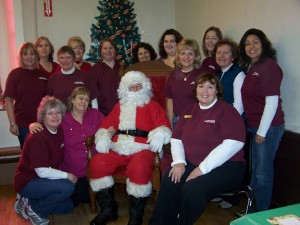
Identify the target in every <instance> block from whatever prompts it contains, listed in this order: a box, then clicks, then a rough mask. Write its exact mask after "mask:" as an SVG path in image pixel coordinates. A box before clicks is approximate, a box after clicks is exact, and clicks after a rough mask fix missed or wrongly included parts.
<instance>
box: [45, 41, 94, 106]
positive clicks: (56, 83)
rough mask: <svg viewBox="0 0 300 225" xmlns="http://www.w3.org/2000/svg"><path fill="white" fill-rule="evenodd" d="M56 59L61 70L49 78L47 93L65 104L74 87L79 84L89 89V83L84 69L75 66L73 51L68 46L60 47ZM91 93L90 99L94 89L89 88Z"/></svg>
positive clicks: (92, 96)
mask: <svg viewBox="0 0 300 225" xmlns="http://www.w3.org/2000/svg"><path fill="white" fill-rule="evenodd" d="M57 59H58V62H59V65H60V67H61V72H60V73H55V74H54V75H52V76H51V77H50V78H49V81H48V88H47V94H48V95H51V96H54V97H56V98H58V99H60V100H61V101H62V102H63V103H64V104H67V100H68V97H69V96H70V94H71V93H72V91H73V89H74V88H75V87H79V86H81V87H86V88H88V89H90V90H91V85H90V82H89V79H88V78H89V76H88V75H87V74H86V73H85V72H84V71H81V70H78V69H76V68H75V66H74V61H75V52H74V50H73V49H72V48H71V47H70V46H63V47H61V48H60V49H59V50H58V52H57ZM62 84H64V85H62ZM91 93H92V94H91V99H93V98H94V96H95V94H94V93H95V91H94V90H91Z"/></svg>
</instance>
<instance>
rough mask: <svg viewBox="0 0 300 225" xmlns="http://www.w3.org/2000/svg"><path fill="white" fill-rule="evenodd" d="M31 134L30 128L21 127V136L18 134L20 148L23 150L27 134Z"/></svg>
mask: <svg viewBox="0 0 300 225" xmlns="http://www.w3.org/2000/svg"><path fill="white" fill-rule="evenodd" d="M28 133H29V128H28V127H19V134H18V139H19V142H20V148H21V150H22V149H23V145H24V142H25V139H26V136H27V134H28Z"/></svg>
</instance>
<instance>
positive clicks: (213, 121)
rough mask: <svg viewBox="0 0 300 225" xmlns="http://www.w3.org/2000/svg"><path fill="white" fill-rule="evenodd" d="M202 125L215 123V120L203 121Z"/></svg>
mask: <svg viewBox="0 0 300 225" xmlns="http://www.w3.org/2000/svg"><path fill="white" fill-rule="evenodd" d="M204 123H216V120H204Z"/></svg>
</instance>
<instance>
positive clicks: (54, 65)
mask: <svg viewBox="0 0 300 225" xmlns="http://www.w3.org/2000/svg"><path fill="white" fill-rule="evenodd" d="M39 66H40V68H39V69H40V70H41V71H42V72H43V73H44V74H45V75H46V76H48V77H50V76H51V75H52V74H54V73H57V72H59V71H60V66H59V65H58V64H57V63H56V62H52V70H51V71H50V72H48V71H47V70H45V69H44V67H42V65H41V64H39Z"/></svg>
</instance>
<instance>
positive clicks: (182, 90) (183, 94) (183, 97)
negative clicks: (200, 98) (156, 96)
mask: <svg viewBox="0 0 300 225" xmlns="http://www.w3.org/2000/svg"><path fill="white" fill-rule="evenodd" d="M203 72H204V70H203V69H202V67H201V68H199V69H194V70H193V71H191V72H188V73H183V72H182V71H181V69H179V68H177V69H175V70H173V71H172V72H171V73H170V75H169V76H168V78H167V80H166V83H165V87H164V91H163V93H164V95H165V96H166V97H167V98H170V99H172V100H173V112H174V114H176V115H181V114H182V113H183V112H184V111H185V110H186V108H187V107H188V106H189V105H191V104H193V103H195V102H197V100H196V98H195V97H194V94H193V89H194V86H195V79H196V78H197V77H198V76H199V75H201V74H202V73H203ZM185 78H186V80H185Z"/></svg>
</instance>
